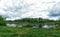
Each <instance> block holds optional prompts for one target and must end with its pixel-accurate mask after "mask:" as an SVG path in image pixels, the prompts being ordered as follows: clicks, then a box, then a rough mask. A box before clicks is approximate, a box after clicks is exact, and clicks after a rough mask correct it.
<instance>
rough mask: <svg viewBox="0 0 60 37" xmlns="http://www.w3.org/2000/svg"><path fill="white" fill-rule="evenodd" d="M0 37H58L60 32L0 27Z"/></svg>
mask: <svg viewBox="0 0 60 37" xmlns="http://www.w3.org/2000/svg"><path fill="white" fill-rule="evenodd" d="M0 37H60V30H56V29H42V28H35V29H34V28H27V27H23V28H19V27H16V28H14V27H7V26H0Z"/></svg>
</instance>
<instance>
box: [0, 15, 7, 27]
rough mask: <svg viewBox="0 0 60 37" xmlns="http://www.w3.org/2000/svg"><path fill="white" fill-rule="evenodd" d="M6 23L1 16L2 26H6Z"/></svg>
mask: <svg viewBox="0 0 60 37" xmlns="http://www.w3.org/2000/svg"><path fill="white" fill-rule="evenodd" d="M6 23H7V22H6V20H5V19H4V18H3V17H2V16H0V26H6Z"/></svg>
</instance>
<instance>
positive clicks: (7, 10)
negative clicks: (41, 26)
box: [0, 0, 60, 19]
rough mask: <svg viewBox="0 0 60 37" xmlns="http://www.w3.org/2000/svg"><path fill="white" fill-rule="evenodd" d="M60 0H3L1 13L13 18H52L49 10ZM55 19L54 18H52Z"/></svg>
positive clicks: (0, 5) (0, 4)
mask: <svg viewBox="0 0 60 37" xmlns="http://www.w3.org/2000/svg"><path fill="white" fill-rule="evenodd" d="M59 1H60V0H1V1H0V15H8V16H9V17H11V18H15V19H16V18H17V17H18V18H25V17H34V18H36V17H37V18H38V17H42V18H50V17H49V16H48V15H49V14H50V12H49V10H51V9H52V7H53V6H54V5H55V4H56V3H58V2H59ZM52 19H53V18H52Z"/></svg>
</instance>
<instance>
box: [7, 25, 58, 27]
mask: <svg viewBox="0 0 60 37" xmlns="http://www.w3.org/2000/svg"><path fill="white" fill-rule="evenodd" d="M7 26H9V27H24V25H23V24H7ZM56 26H58V25H47V24H45V25H42V26H41V27H42V28H55V27H56ZM41 27H40V28H41ZM32 28H39V25H38V24H36V25H35V24H34V25H32Z"/></svg>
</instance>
